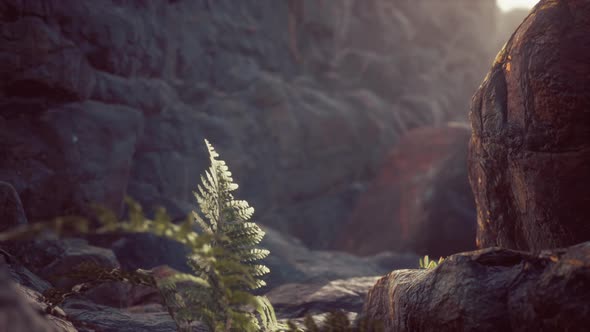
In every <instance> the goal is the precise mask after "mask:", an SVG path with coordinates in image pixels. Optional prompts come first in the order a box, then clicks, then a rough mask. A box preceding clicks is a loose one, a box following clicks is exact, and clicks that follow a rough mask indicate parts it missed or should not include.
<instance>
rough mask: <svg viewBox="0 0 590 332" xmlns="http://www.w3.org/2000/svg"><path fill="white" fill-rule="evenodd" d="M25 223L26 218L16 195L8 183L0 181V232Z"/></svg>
mask: <svg viewBox="0 0 590 332" xmlns="http://www.w3.org/2000/svg"><path fill="white" fill-rule="evenodd" d="M26 223H27V217H26V216H25V211H24V209H23V204H22V203H21V201H20V198H19V196H18V193H17V192H16V190H14V187H12V185H10V183H7V182H2V181H0V232H3V231H6V230H8V229H10V228H13V227H16V226H20V225H25V224H26Z"/></svg>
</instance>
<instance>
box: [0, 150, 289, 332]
mask: <svg viewBox="0 0 590 332" xmlns="http://www.w3.org/2000/svg"><path fill="white" fill-rule="evenodd" d="M205 143H206V145H207V149H208V151H209V156H210V161H211V166H210V168H209V169H208V170H207V171H206V172H205V174H204V175H203V176H201V184H200V185H199V186H198V187H197V191H196V192H195V193H194V195H195V199H196V201H197V203H198V205H199V210H200V211H198V212H197V211H193V213H192V218H187V219H186V220H185V221H184V222H182V223H181V224H175V223H173V222H172V220H171V218H170V217H169V216H168V214H167V213H166V211H165V210H164V209H163V208H161V209H158V210H157V211H156V213H155V217H154V219H153V220H150V219H147V218H145V216H144V213H143V211H142V208H141V205H139V204H138V203H137V202H135V201H134V200H132V199H131V198H126V203H127V206H128V217H129V218H128V220H125V221H119V220H118V218H117V216H116V214H115V213H114V212H112V211H110V210H108V209H105V208H101V207H95V210H96V212H97V220H98V221H99V222H100V226H99V227H98V228H95V229H90V227H89V226H90V224H91V223H90V222H89V221H88V220H87V219H85V218H82V217H73V216H68V217H60V218H56V219H55V220H53V221H51V222H48V223H37V224H29V225H23V226H21V227H19V228H16V229H13V230H11V231H9V232H5V233H0V241H8V240H22V239H27V238H32V237H37V236H40V235H42V234H44V233H45V232H47V231H51V232H54V233H57V235H59V236H64V235H79V234H86V233H92V234H104V233H113V232H131V233H136V232H140V233H152V234H155V235H157V236H161V237H166V238H170V239H172V240H175V241H177V242H180V243H182V244H184V245H185V246H186V247H187V248H188V249H189V251H190V254H189V256H188V257H187V258H188V264H189V266H190V267H191V268H192V270H193V274H185V273H179V272H177V271H172V270H170V269H161V270H156V271H153V273H150V274H149V275H146V276H145V278H146V279H145V280H142V279H141V278H140V277H143V276H144V274H143V272H142V271H138V272H135V273H126V272H124V271H120V270H112V271H107V272H106V273H103V272H101V273H100V274H99V275H100V276H102V277H101V278H97V280H95V281H91V282H90V283H88V285H93V284H94V283H95V282H98V281H100V280H98V279H105V280H107V279H108V280H131V281H135V279H138V278H139V279H138V280H141V281H142V282H147V283H151V284H152V285H155V286H156V287H157V288H158V289H159V290H160V294H161V295H162V297H163V298H164V300H165V303H166V306H167V307H168V310H169V312H170V314H171V316H172V318H173V319H174V320H175V322H176V323H177V326H178V327H179V330H180V331H191V330H192V327H191V326H192V323H193V322H195V321H201V322H203V323H205V324H206V325H207V326H208V327H209V329H210V330H212V331H246V332H248V331H252V332H258V331H274V330H278V329H282V328H286V326H283V325H282V324H278V323H277V320H276V316H275V312H274V309H273V307H272V304H271V303H270V302H269V300H268V299H267V298H266V297H264V296H256V295H253V294H252V293H251V291H253V290H255V289H257V288H260V287H263V286H264V285H265V282H264V280H262V279H261V277H262V276H264V275H265V274H267V273H269V272H270V271H269V269H268V268H267V267H266V266H264V265H262V264H257V261H259V260H261V259H263V258H265V257H266V256H268V254H269V251H268V250H264V249H260V248H257V245H258V244H259V243H260V241H261V240H262V238H263V237H264V232H263V231H262V230H261V229H260V227H258V225H256V223H254V222H251V221H250V219H251V218H252V216H253V213H254V209H253V208H252V207H250V206H249V205H248V203H247V202H246V201H243V200H236V199H234V197H233V194H232V192H233V191H235V190H236V189H237V188H238V185H237V184H235V183H234V182H233V178H232V176H231V173H230V171H229V169H228V167H227V165H226V164H225V162H224V161H222V160H218V159H217V158H218V157H219V154H218V153H217V152H216V151H215V150H214V148H213V146H211V144H209V142H208V141H206V140H205ZM195 224H196V225H195ZM195 226H198V227H199V228H200V229H201V230H202V233H201V234H199V233H197V232H195V231H194V227H195ZM88 269H89V268H88V267H84V268H83V269H82V270H83V271H86V272H87V270H88ZM93 269H98V268H95V267H93ZM90 270H92V269H90ZM96 271H99V270H96ZM81 290H83V289H77V290H74V291H59V290H56V291H55V292H54V294H53V293H52V294H48V297H50V298H51V299H52V301H50V302H59V301H61V300H63V298H65V297H67V296H69V295H70V294H73V293H79V292H80V291H81ZM49 295H50V296H49Z"/></svg>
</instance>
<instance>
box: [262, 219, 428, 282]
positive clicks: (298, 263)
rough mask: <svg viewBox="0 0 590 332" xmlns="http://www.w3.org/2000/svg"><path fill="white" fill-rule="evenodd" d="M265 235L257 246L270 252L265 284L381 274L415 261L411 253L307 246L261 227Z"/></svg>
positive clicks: (410, 264)
mask: <svg viewBox="0 0 590 332" xmlns="http://www.w3.org/2000/svg"><path fill="white" fill-rule="evenodd" d="M264 231H265V232H266V236H265V237H264V239H263V240H262V243H261V246H262V247H264V248H266V249H269V250H270V252H271V254H270V255H269V256H268V257H267V258H266V259H264V261H263V263H264V264H265V265H266V266H268V267H269V268H270V270H271V273H270V274H269V275H268V277H267V279H266V281H267V284H268V285H269V287H268V288H267V289H273V288H274V287H277V286H280V285H283V284H304V283H313V284H318V283H327V282H329V281H333V280H339V279H350V278H355V277H369V276H375V275H384V274H386V273H388V272H389V271H391V270H392V269H405V268H413V267H417V265H418V256H417V255H415V254H409V253H408V254H395V253H391V252H382V253H380V254H379V255H373V256H368V257H358V256H355V255H352V254H348V253H344V252H338V251H324V250H310V249H308V248H307V247H305V246H304V245H303V244H302V243H301V241H299V240H297V239H295V238H293V237H291V236H288V235H282V234H280V233H279V232H277V231H276V230H272V229H269V228H268V227H264Z"/></svg>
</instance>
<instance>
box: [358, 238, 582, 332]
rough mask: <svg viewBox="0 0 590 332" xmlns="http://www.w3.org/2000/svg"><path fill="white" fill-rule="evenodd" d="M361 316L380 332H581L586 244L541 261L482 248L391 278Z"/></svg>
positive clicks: (374, 292)
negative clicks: (376, 322)
mask: <svg viewBox="0 0 590 332" xmlns="http://www.w3.org/2000/svg"><path fill="white" fill-rule="evenodd" d="M362 316H363V317H365V318H368V319H369V320H380V321H383V322H384V324H385V330H386V331H417V332H419V331H441V332H443V331H586V330H587V328H588V326H590V242H585V243H582V244H579V245H576V246H573V247H570V248H567V249H557V250H552V251H544V252H543V253H541V254H539V255H533V254H529V253H525V252H519V251H512V250H508V249H500V248H489V249H482V250H479V251H473V252H467V253H462V254H457V255H453V256H450V257H448V258H447V259H446V260H445V261H444V262H443V263H441V264H440V265H439V266H438V267H437V268H436V269H433V270H398V271H393V272H391V273H390V274H388V275H387V276H385V277H383V278H382V279H380V280H379V281H378V282H377V283H376V284H375V286H374V287H373V288H372V289H371V290H370V292H369V294H368V296H367V299H366V301H365V304H364V307H363V315H362Z"/></svg>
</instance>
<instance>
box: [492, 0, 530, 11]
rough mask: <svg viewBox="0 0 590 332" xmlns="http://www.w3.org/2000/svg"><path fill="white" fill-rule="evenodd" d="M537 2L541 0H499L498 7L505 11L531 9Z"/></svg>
mask: <svg viewBox="0 0 590 332" xmlns="http://www.w3.org/2000/svg"><path fill="white" fill-rule="evenodd" d="M537 2H539V0H497V3H498V7H500V9H501V10H502V11H505V12H507V11H510V10H512V9H531V8H533V6H534V5H536V4H537Z"/></svg>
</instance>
